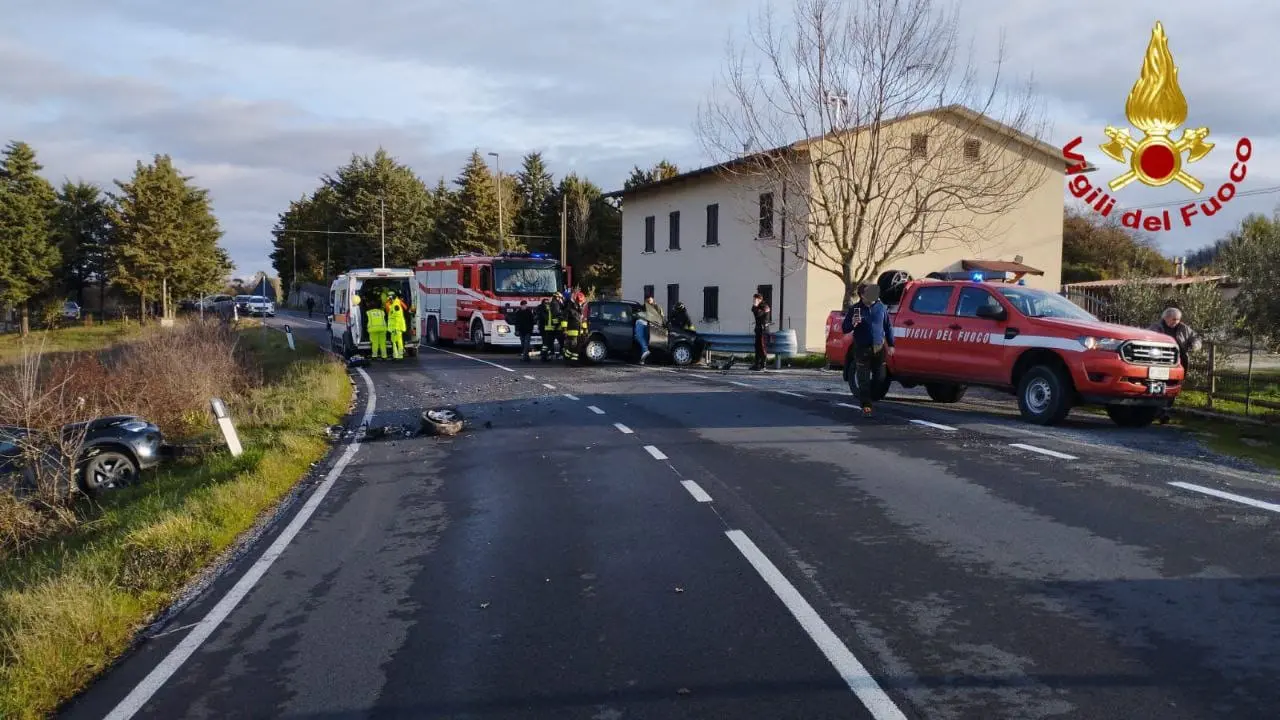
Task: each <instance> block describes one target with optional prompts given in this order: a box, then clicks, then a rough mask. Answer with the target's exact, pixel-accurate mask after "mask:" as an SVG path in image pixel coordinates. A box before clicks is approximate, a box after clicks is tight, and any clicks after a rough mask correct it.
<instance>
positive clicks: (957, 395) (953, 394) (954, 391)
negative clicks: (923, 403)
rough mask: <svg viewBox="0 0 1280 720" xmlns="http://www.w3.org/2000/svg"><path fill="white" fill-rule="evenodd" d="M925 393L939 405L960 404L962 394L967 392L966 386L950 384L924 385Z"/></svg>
mask: <svg viewBox="0 0 1280 720" xmlns="http://www.w3.org/2000/svg"><path fill="white" fill-rule="evenodd" d="M924 389H925V392H927V393H929V399H930V400H932V401H934V402H940V403H955V402H960V399H961V398H963V397H964V393H965V391H966V390H968V389H969V388H968V386H965V385H955V384H952V383H926V384H925V386H924Z"/></svg>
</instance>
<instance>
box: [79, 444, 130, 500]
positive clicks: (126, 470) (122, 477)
mask: <svg viewBox="0 0 1280 720" xmlns="http://www.w3.org/2000/svg"><path fill="white" fill-rule="evenodd" d="M137 477H138V464H137V463H135V462H134V461H133V458H131V457H129V456H128V455H126V454H124V453H122V452H120V451H118V450H104V451H101V452H99V453H97V454H95V455H93V456H91V457H89V458H88V459H87V460H85V461H84V462H82V463H81V464H80V477H79V482H80V489H81V490H84V491H85V492H86V493H88V494H90V495H94V494H97V493H100V492H102V491H103V490H110V489H113V488H118V487H123V486H125V485H129V484H131V483H133V481H134V479H136V478H137Z"/></svg>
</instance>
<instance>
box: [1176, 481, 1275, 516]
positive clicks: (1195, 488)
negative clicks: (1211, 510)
mask: <svg viewBox="0 0 1280 720" xmlns="http://www.w3.org/2000/svg"><path fill="white" fill-rule="evenodd" d="M1169 484H1170V485H1172V486H1174V487H1178V488H1182V489H1183V490H1190V491H1191V492H1198V493H1204V494H1205V495H1212V496H1213V497H1216V498H1222V499H1223V500H1230V501H1232V502H1238V503H1241V504H1243V505H1249V506H1251V507H1256V508H1260V509H1262V510H1270V511H1271V512H1273V513H1280V505H1277V504H1275V503H1269V502H1263V501H1262V500H1254V499H1253V498H1251V497H1245V496H1244V495H1236V494H1235V493H1229V492H1225V491H1222V490H1214V489H1213V488H1207V487H1204V486H1203V485H1192V484H1191V483H1185V482H1171V483H1169Z"/></svg>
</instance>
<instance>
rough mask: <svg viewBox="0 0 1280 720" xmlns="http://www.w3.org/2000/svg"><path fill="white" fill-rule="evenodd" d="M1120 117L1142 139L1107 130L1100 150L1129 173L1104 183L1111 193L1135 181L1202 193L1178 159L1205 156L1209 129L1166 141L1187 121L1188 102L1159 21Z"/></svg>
mask: <svg viewBox="0 0 1280 720" xmlns="http://www.w3.org/2000/svg"><path fill="white" fill-rule="evenodd" d="M1124 114H1125V117H1127V118H1128V119H1129V124H1130V125H1133V126H1134V127H1136V128H1138V130H1140V131H1141V132H1142V134H1143V137H1142V139H1141V140H1135V139H1134V138H1133V137H1132V136H1131V135H1130V134H1129V129H1128V128H1114V127H1111V126H1110V125H1108V126H1107V129H1106V134H1107V137H1108V138H1110V139H1111V141H1110V142H1107V143H1105V144H1103V145H1101V146H1099V147H1101V149H1102V152H1104V153H1106V154H1107V157H1109V158H1111V159H1112V160H1115V161H1116V162H1120V163H1128V165H1129V171H1128V172H1126V173H1124V174H1123V175H1120V176H1119V177H1117V178H1115V179H1114V180H1112V181H1111V182H1110V183H1108V185H1109V186H1110V187H1111V189H1112V191H1115V190H1119V189H1120V188H1122V187H1124V186H1125V185H1128V184H1129V183H1131V182H1133V181H1134V180H1137V181H1138V182H1141V183H1142V184H1144V185H1147V186H1150V187H1160V186H1163V185H1168V184H1169V183H1171V182H1173V181H1175V180H1176V181H1178V182H1180V183H1182V184H1183V185H1185V186H1186V187H1187V189H1189V190H1190V191H1191V192H1193V193H1199V192H1200V191H1201V190H1204V183H1202V182H1200V181H1199V180H1197V179H1196V178H1194V177H1192V176H1191V175H1190V174H1188V173H1187V171H1185V170H1183V169H1182V163H1183V160H1182V156H1183V153H1186V154H1187V159H1186V161H1187V162H1195V161H1197V160H1199V159H1200V158H1202V157H1204V156H1205V155H1208V154H1209V151H1210V150H1212V149H1213V143H1207V142H1205V141H1204V140H1205V138H1207V137H1208V136H1209V128H1207V127H1199V128H1195V129H1187V130H1183V131H1182V137H1181V138H1180V139H1178V140H1177V141H1174V140H1171V139H1170V138H1169V134H1170V133H1172V132H1173V131H1174V130H1176V129H1178V127H1180V126H1181V125H1182V124H1183V123H1185V122H1186V121H1187V98H1186V96H1185V95H1183V94H1182V88H1181V87H1180V86H1179V85H1178V68H1177V66H1175V65H1174V64H1173V53H1171V52H1169V38H1168V37H1167V36H1166V35H1165V34H1164V25H1163V24H1162V23H1159V22H1157V23H1156V26H1155V29H1153V30H1152V31H1151V42H1150V43H1149V44H1148V45H1147V54H1146V56H1145V57H1144V58H1143V60H1142V72H1141V73H1140V74H1139V75H1138V81H1137V82H1135V83H1134V84H1133V89H1132V90H1130V91H1129V99H1128V100H1126V101H1125V104H1124ZM1126 150H1127V151H1128V156H1127V157H1126V156H1125V151H1126Z"/></svg>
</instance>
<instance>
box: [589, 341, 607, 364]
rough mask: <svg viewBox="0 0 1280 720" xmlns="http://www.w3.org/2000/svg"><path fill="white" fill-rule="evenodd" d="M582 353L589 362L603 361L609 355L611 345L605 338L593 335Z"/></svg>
mask: <svg viewBox="0 0 1280 720" xmlns="http://www.w3.org/2000/svg"><path fill="white" fill-rule="evenodd" d="M582 354H583V356H584V357H586V359H587V361H588V362H592V363H602V362H604V361H605V359H606V358H607V357H608V356H609V346H608V345H606V344H605V342H604V338H601V337H599V336H597V337H593V338H591V339H590V340H587V347H586V348H585V349H584V351H583V353H582Z"/></svg>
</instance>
